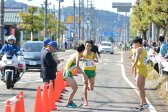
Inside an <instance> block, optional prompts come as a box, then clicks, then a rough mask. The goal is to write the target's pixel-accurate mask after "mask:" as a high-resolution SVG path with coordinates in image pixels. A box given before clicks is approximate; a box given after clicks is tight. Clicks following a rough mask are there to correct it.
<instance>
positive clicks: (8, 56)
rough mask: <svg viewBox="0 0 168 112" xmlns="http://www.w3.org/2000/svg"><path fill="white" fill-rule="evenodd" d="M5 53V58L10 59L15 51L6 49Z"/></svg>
mask: <svg viewBox="0 0 168 112" xmlns="http://www.w3.org/2000/svg"><path fill="white" fill-rule="evenodd" d="M5 54H6V58H7V59H12V58H13V56H14V54H15V53H14V52H13V51H7V52H6V53H5Z"/></svg>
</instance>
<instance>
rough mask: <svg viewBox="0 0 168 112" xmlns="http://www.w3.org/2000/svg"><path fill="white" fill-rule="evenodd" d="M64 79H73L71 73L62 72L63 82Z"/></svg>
mask: <svg viewBox="0 0 168 112" xmlns="http://www.w3.org/2000/svg"><path fill="white" fill-rule="evenodd" d="M66 77H71V78H73V75H72V73H71V72H67V70H64V73H63V80H64V81H66Z"/></svg>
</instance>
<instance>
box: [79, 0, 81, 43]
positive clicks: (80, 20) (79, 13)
mask: <svg viewBox="0 0 168 112" xmlns="http://www.w3.org/2000/svg"><path fill="white" fill-rule="evenodd" d="M80 5H81V2H80V0H79V38H78V44H79V43H80V24H81V20H80Z"/></svg>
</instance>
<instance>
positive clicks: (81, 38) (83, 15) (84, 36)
mask: <svg viewBox="0 0 168 112" xmlns="http://www.w3.org/2000/svg"><path fill="white" fill-rule="evenodd" d="M82 7H83V13H82V21H83V28H82V38H81V40H82V41H84V40H85V39H84V37H85V35H84V33H85V31H84V29H85V27H84V25H85V24H84V21H85V19H84V12H85V11H84V10H85V7H84V0H82Z"/></svg>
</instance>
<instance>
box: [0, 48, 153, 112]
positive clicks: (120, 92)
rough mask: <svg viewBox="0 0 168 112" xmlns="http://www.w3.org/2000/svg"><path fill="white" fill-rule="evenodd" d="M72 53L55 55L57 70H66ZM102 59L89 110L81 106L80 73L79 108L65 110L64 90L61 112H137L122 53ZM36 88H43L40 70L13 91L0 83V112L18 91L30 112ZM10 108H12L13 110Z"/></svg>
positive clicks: (30, 73)
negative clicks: (126, 77) (21, 92)
mask: <svg viewBox="0 0 168 112" xmlns="http://www.w3.org/2000/svg"><path fill="white" fill-rule="evenodd" d="M73 53H75V51H73V50H69V51H66V52H60V53H58V57H59V58H60V59H62V58H63V59H64V61H63V62H62V63H61V64H60V65H59V67H58V68H59V69H62V68H63V67H64V66H65V63H66V61H67V60H68V58H69V57H70V56H71V55H72V54H73ZM101 56H102V59H101V60H102V62H99V63H98V64H97V71H96V74H97V75H96V82H95V88H94V91H89V92H88V100H89V106H83V103H84V101H83V96H82V89H83V85H82V76H81V74H80V73H79V74H78V76H74V78H75V80H76V81H77V84H78V91H77V93H76V94H75V97H74V100H73V101H74V102H75V103H76V104H77V105H78V107H77V108H73V109H71V108H65V104H66V100H67V98H68V94H69V92H70V90H71V89H70V88H69V87H67V88H66V89H67V90H68V92H66V93H64V94H63V99H62V100H61V101H62V103H57V104H56V105H57V108H58V109H59V110H60V111H61V112H68V111H72V112H90V111H92V112H105V111H108V112H111V111H114V112H115V111H116V112H137V110H135V109H134V107H136V106H138V105H139V96H138V95H137V93H136V92H135V91H134V89H133V88H132V87H131V86H130V85H129V83H128V82H127V81H126V80H125V78H124V77H123V75H124V74H123V73H125V72H124V71H125V68H124V69H123V67H124V64H123V62H122V60H123V59H122V57H123V56H122V53H121V52H120V51H115V53H114V54H110V53H103V54H101ZM127 63H130V62H126V64H127ZM122 66H123V67H122ZM127 69H128V68H127ZM129 80H131V81H130V82H133V75H132V76H129ZM133 84H134V82H133ZM37 86H41V88H42V86H43V83H42V79H41V78H40V71H39V70H28V71H26V72H25V74H24V75H23V77H22V78H21V80H20V81H19V82H18V83H16V84H15V87H14V88H13V89H6V86H5V84H4V83H3V82H2V81H0V112H3V111H4V108H5V104H4V103H3V102H5V101H6V100H8V99H10V98H12V97H13V96H16V95H17V94H19V92H20V91H23V92H24V100H25V110H26V112H33V108H34V101H35V95H36V89H37ZM13 107H14V106H13V105H12V109H13ZM148 111H149V110H148V109H147V110H144V112H148ZM153 112H154V111H153Z"/></svg>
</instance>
